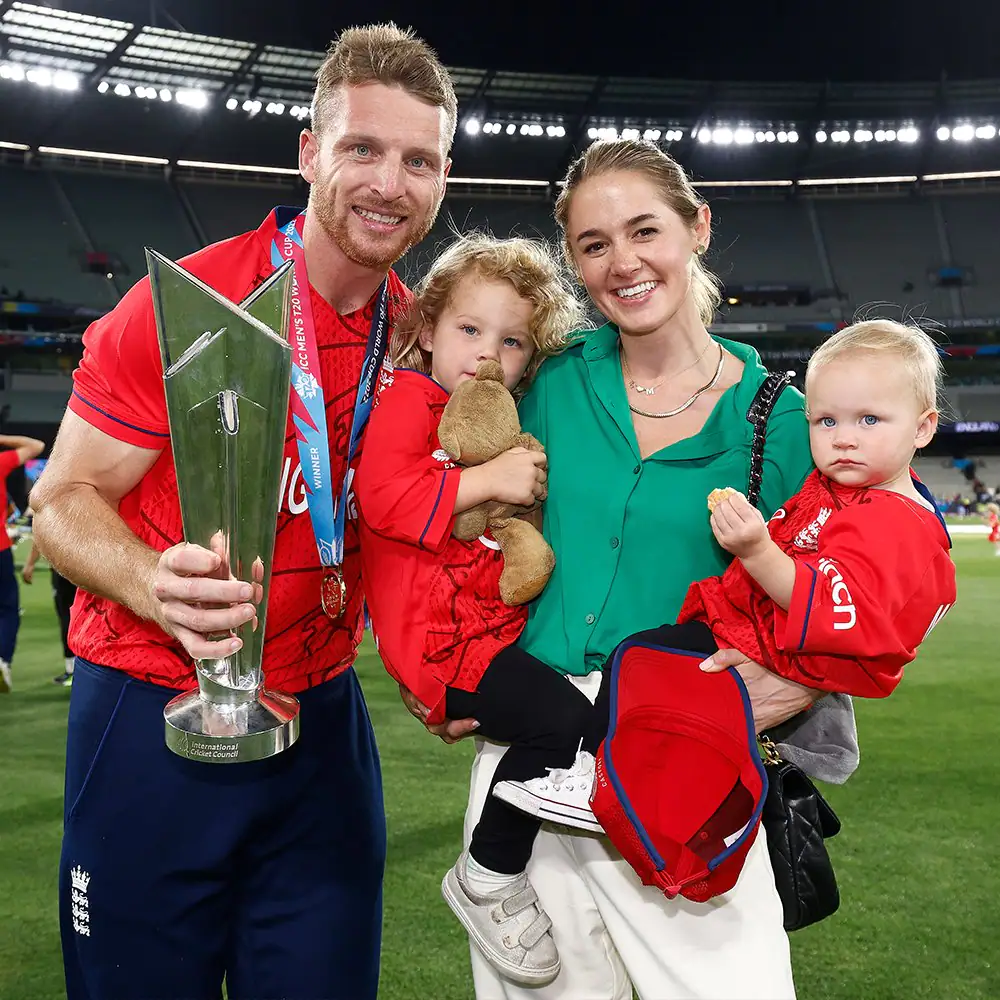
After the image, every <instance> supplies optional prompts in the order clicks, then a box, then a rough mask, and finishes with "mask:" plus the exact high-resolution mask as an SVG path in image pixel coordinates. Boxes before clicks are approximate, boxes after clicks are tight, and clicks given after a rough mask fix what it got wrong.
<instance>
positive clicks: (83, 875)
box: [69, 865, 90, 937]
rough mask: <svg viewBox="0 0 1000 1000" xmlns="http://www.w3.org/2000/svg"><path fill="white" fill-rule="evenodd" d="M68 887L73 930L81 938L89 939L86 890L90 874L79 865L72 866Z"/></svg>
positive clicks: (88, 909) (88, 900)
mask: <svg viewBox="0 0 1000 1000" xmlns="http://www.w3.org/2000/svg"><path fill="white" fill-rule="evenodd" d="M69 885H70V910H71V913H72V917H73V930H74V931H76V933H77V934H82V935H83V937H90V899H89V897H88V896H87V890H88V889H89V888H90V872H85V871H84V870H83V869H82V868H81V867H80V866H79V865H74V866H73V867H72V868H71V869H70V872H69Z"/></svg>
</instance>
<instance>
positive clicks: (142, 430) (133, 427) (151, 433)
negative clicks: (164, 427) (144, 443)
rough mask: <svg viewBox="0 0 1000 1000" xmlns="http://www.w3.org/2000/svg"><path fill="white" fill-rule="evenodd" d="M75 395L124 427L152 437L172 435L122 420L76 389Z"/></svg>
mask: <svg viewBox="0 0 1000 1000" xmlns="http://www.w3.org/2000/svg"><path fill="white" fill-rule="evenodd" d="M73 395H74V396H76V398H77V399H78V400H80V402H81V403H85V404H86V405H87V406H89V407H90V408H91V409H92V410H96V411H97V412H98V413H100V414H101V416H102V417H107V418H108V420H113V421H114V422H115V423H116V424H121V425H122V427H127V428H128V429H129V430H130V431H139V433H140V434H148V435H149V436H150V437H158V438H169V437H170V434H169V432H168V433H166V434H164V433H162V432H161V431H150V430H146V428H145V427H138V426H136V425H135V424H130V423H128V422H127V421H125V420H120V419H119V418H118V417H116V416H113V415H112V414H110V413H108V411H107V410H102V409H101V408H100V407H99V406H98V405H97V404H96V403H92V402H91V401H90V400H89V399H87V398H85V397H84V396H81V395H80V393H79V392H78V391H77V390H76V389H74V390H73Z"/></svg>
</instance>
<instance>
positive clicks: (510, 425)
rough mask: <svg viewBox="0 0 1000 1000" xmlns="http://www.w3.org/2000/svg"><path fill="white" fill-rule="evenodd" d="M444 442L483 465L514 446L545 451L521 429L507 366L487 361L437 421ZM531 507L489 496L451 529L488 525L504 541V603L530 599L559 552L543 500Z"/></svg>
mask: <svg viewBox="0 0 1000 1000" xmlns="http://www.w3.org/2000/svg"><path fill="white" fill-rule="evenodd" d="M438 439H439V440H440V442H441V447H442V448H443V449H444V450H445V451H446V452H447V453H448V454H449V455H450V456H451V458H452V459H453V460H454V461H456V462H458V463H459V464H460V465H463V466H467V467H468V466H474V465H482V464H483V463H484V462H488V461H489V460H490V459H491V458H496V457H497V455H500V454H502V453H503V452H505V451H507V450H508V449H509V448H515V447H521V448H528V449H530V450H531V451H544V450H545V449H544V448H543V447H542V445H541V443H540V442H539V441H538V440H536V439H535V438H534V437H532V436H531V435H530V434H525V433H522V432H521V422H520V420H518V416H517V406H516V405H515V403H514V397H513V396H511V394H510V392H509V391H508V390H507V388H506V386H504V384H503V369H502V368H501V367H500V365H499V364H498V363H497V362H496V361H483V362H481V363H480V365H479V367H478V368H477V369H476V376H475V378H472V379H466V381H464V382H462V383H461V384H460V385H459V386H457V388H456V389H455V391H454V392H453V393H452V394H451V398H450V399H449V400H448V403H447V405H446V406H445V408H444V412H443V413H442V415H441V423H440V425H439V427H438ZM544 499H545V494H544V492H543V495H542V496H541V497H539V499H538V502H537V503H535V504H533V505H532V506H531V507H519V506H517V505H515V504H505V503H498V502H496V501H492V500H488V501H486V502H484V503H481V504H479V505H478V506H477V507H472V508H470V509H469V510H467V511H463V512H462V513H461V514H457V515H456V516H455V525H454V528H453V529H452V534H453V535H454V536H455V537H456V538H460V539H462V540H464V541H472V540H473V539H475V538H479V537H481V536H482V535H483V534H484V533H485V532H486V531H487V530H489V532H490V534H491V535H492V536H493V538H494V539H495V540H496V542H497V544H498V545H499V546H500V551H501V552H502V553H503V560H504V568H503V572H502V574H501V576H500V597H501V599H502V600H503V602H504V603H505V604H509V605H515V604H526V603H527V602H528V601H530V600H532V599H533V598H535V597H537V596H538V595H539V594H540V593H541V591H542V588H543V587H544V586H545V584H546V583H547V582H548V579H549V577H550V576H551V575H552V569H553V567H554V566H555V563H556V560H555V554H554V553H553V551H552V548H551V546H550V545H549V543H548V542H546V541H545V539H544V538H543V537H542V533H541V531H540V530H539V529H540V527H541V501H542V500H544Z"/></svg>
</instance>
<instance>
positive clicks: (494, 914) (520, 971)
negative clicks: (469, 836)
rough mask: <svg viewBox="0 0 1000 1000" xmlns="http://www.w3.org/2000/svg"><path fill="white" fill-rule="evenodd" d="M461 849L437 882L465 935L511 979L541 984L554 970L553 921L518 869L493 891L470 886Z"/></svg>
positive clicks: (556, 960) (556, 967)
mask: <svg viewBox="0 0 1000 1000" xmlns="http://www.w3.org/2000/svg"><path fill="white" fill-rule="evenodd" d="M468 861H469V852H468V851H463V852H462V855H461V857H460V858H459V859H458V861H456V862H455V867H454V868H452V869H451V871H449V872H448V874H447V875H445V877H444V881H443V882H442V883H441V895H442V896H444V899H445V902H446V903H447V904H448V905H449V906H450V907H451V908H452V910H453V911H454V913H455V916H456V917H458V919H459V920H461V922H462V925H463V926H464V927H465V929H466V931H468V934H469V937H470V938H471V939H472V940H473V941H474V942H475V944H476V946H477V947H478V948H479V950H480V951H481V952H482V953H483V955H484V956H485V957H486V959H487V960H488V961H489V963H490V964H491V965H492V966H493V967H494V968H495V969H496V970H497V971H498V972H500V973H502V974H503V975H504V976H506V977H507V978H508V979H511V980H513V981H514V982H515V983H522V984H523V985H525V986H544V985H545V984H546V983H550V982H552V980H553V979H555V977H556V976H557V975H558V974H559V953H558V952H557V951H556V943H555V941H553V940H552V921H551V920H550V919H549V917H548V914H546V912H545V911H544V910H543V909H542V908H541V907H540V906H539V905H538V896H537V895H536V894H535V890H534V889H533V888H532V885H531V883H530V882H529V881H528V876H527V875H524V874H521V875H518V876H517V878H516V879H514V881H513V882H511V883H510V885H506V886H504V887H503V888H502V889H498V890H496V891H495V892H489V893H477V892H475V891H474V890H473V889H472V888H470V886H469V884H468V881H467V875H466V866H467V864H468Z"/></svg>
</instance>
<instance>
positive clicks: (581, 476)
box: [404, 140, 815, 1000]
mask: <svg viewBox="0 0 1000 1000" xmlns="http://www.w3.org/2000/svg"><path fill="white" fill-rule="evenodd" d="M556 219H557V221H558V223H559V226H560V229H561V231H562V235H563V240H564V248H565V251H566V254H567V259H568V260H569V262H570V264H571V265H572V266H573V268H574V269H575V270H576V272H577V274H578V275H579V277H580V279H581V280H582V282H583V284H584V285H585V286H586V288H587V291H588V293H589V295H590V297H591V299H592V300H593V302H594V304H595V305H596V306H597V308H598V309H600V311H601V312H602V313H603V314H604V315H605V316H606V317H607V318H608V319H609V320H610V322H609V323H608V324H607V325H606V326H604V327H602V328H600V329H599V330H596V331H593V332H591V333H588V334H587V335H586V336H585V337H584V338H583V339H582V341H581V342H580V343H579V344H578V345H577V346H575V347H573V348H571V349H570V350H568V351H567V352H566V353H565V354H564V355H562V356H561V357H558V358H555V359H553V360H551V361H549V362H548V363H547V365H546V366H545V367H544V368H543V369H542V372H541V374H540V376H539V378H538V380H537V381H536V383H535V385H534V386H533V388H532V389H531V391H530V393H529V394H528V396H527V397H526V398H525V400H524V402H523V403H522V406H521V414H522V422H523V424H524V429H525V430H527V431H530V432H531V433H532V434H534V435H535V436H537V437H538V438H539V439H540V440H541V441H543V442H544V443H545V446H546V449H547V452H548V458H549V497H548V501H547V503H546V508H545V535H546V537H547V538H548V540H549V542H550V543H551V544H552V546H553V549H554V550H555V553H556V569H555V572H554V573H553V576H552V579H551V580H550V581H549V583H548V585H547V587H546V589H545V591H543V593H542V595H541V597H540V598H539V599H538V600H537V601H536V602H535V603H534V605H533V606H532V608H531V613H530V616H529V621H528V625H527V627H526V629H525V631H524V633H523V635H522V637H521V640H520V645H521V646H522V647H523V648H524V649H525V650H527V651H528V652H530V653H532V654H533V655H534V656H537V657H538V658H539V659H541V660H543V661H544V662H546V663H548V664H549V665H550V666H552V667H553V668H554V669H556V670H557V671H559V672H561V673H564V674H566V675H568V676H569V677H570V679H571V681H572V682H573V683H575V684H577V685H578V686H579V687H580V688H581V689H582V690H583V691H584V692H585V693H587V694H588V696H590V697H591V698H592V697H594V695H595V694H596V691H597V688H598V686H599V683H600V669H601V667H602V665H603V664H604V662H605V660H606V659H607V658H608V656H609V655H610V653H611V651H612V650H613V649H614V647H615V646H616V644H617V643H618V642H619V641H620V640H621V639H622V638H623V637H625V636H626V635H629V634H631V633H634V632H638V631H640V630H641V629H646V628H651V627H655V626H657V625H660V624H662V623H663V622H669V621H673V620H674V616H675V615H676V613H677V611H678V609H679V607H680V604H681V601H682V599H683V596H684V593H685V591H686V589H687V586H688V584H689V583H691V581H692V580H696V579H701V578H703V577H706V576H709V575H713V574H717V573H721V572H722V571H723V569H724V568H725V566H726V564H727V563H728V561H729V557H728V555H727V554H726V553H725V552H724V551H723V550H722V549H721V548H720V547H719V546H718V545H717V544H716V543H715V542H714V540H713V537H712V533H711V529H710V527H709V520H708V515H707V511H706V497H707V495H708V493H709V492H710V491H711V490H712V489H713V488H715V487H721V486H734V487H736V488H742V489H745V486H746V482H747V475H748V471H749V461H750V441H751V432H752V428H751V425H750V424H749V423H748V421H747V420H746V412H747V409H748V407H749V406H750V403H751V401H752V400H753V398H754V395H755V394H756V392H757V389H758V387H759V386H760V384H761V382H762V381H763V380H764V378H765V376H766V372H765V370H764V368H763V367H762V366H761V364H760V360H759V358H758V356H757V354H756V352H755V351H754V350H753V349H752V348H749V347H747V346H745V345H742V344H737V343H733V342H729V341H724V340H720V339H718V338H713V337H711V336H710V335H709V333H708V331H707V325H708V324H709V323H710V322H711V320H712V316H713V313H714V310H715V307H716V306H717V304H718V298H719V295H718V290H717V287H716V283H715V281H714V279H713V278H712V277H711V276H710V274H709V273H708V272H707V271H706V270H705V268H704V266H703V264H702V257H703V255H704V253H705V251H706V249H707V247H708V243H709V239H710V232H711V214H710V211H709V208H708V206H707V205H706V204H704V203H703V202H702V201H701V200H700V199H699V198H698V196H697V195H696V194H695V192H694V190H693V188H692V187H691V184H690V182H689V181H688V180H687V178H686V177H685V175H684V173H683V171H682V169H681V168H680V167H679V166H678V164H677V163H676V162H675V161H674V160H672V159H671V158H670V157H669V156H667V155H666V154H665V153H663V152H662V151H660V150H659V149H657V148H656V147H655V146H652V145H649V144H646V143H643V142H638V141H632V140H620V141H615V142H598V143H595V144H594V145H592V146H591V147H590V148H589V149H588V150H587V151H586V152H585V153H584V154H583V155H582V156H581V157H580V158H579V159H578V160H577V161H576V162H575V163H574V164H573V166H572V167H571V168H570V170H569V172H568V174H567V177H566V186H565V188H564V190H563V193H562V194H561V195H560V197H559V200H558V202H557V205H556ZM810 469H811V460H810V456H809V443H808V432H807V425H806V421H805V419H804V417H803V404H802V398H801V396H800V395H799V394H798V393H796V392H794V391H792V390H787V391H786V392H785V393H783V394H782V396H781V398H780V399H779V401H778V404H777V406H776V407H775V410H774V412H773V414H772V416H771V418H770V421H769V425H768V437H767V447H766V451H765V455H764V475H763V488H762V492H761V508H762V509H763V510H764V512H765V513H766V514H767V515H770V513H771V512H773V511H774V510H775V509H777V508H778V507H779V506H780V505H781V503H782V502H783V501H784V500H785V498H786V497H788V496H790V495H791V494H793V493H795V492H796V491H797V490H798V489H799V487H800V486H801V484H802V481H803V480H804V478H805V476H806V475H807V474H808V472H809V471H810ZM741 660H742V657H740V656H739V655H738V654H735V651H724V652H721V653H719V654H716V662H717V664H720V663H721V664H725V665H732V664H737V663H740V661H741ZM740 672H741V674H742V675H743V676H744V679H745V680H746V681H747V686H748V689H749V692H750V696H751V700H752V703H753V708H754V715H755V720H756V723H757V725H758V729H763V728H766V727H768V726H772V725H774V724H776V723H777V722H780V721H783V720H784V719H787V718H789V717H790V716H792V715H794V714H796V713H797V712H799V711H801V710H802V709H803V708H805V707H807V706H808V705H809V704H810V703H811V702H812V701H813V700H814V698H815V693H814V692H811V691H809V690H808V689H805V688H803V687H801V686H800V685H798V684H795V683H794V682H791V681H785V680H783V679H781V678H779V677H777V676H776V675H774V674H770V673H768V672H767V671H764V670H763V669H762V668H760V667H759V666H757V665H756V664H752V663H749V662H746V661H743V662H742V663H740ZM405 697H406V696H405V694H404V698H405ZM408 705H409V707H410V708H411V711H414V713H415V714H417V715H418V716H419V715H420V714H421V711H420V709H421V706H419V705H414V704H413V702H412V699H409V700H408ZM430 728H431V729H432V731H434V732H437V733H438V735H441V736H442V737H444V738H446V739H452V738H455V737H456V736H459V735H461V734H462V733H464V732H465V731H467V728H468V727H467V724H465V723H463V722H453V723H451V724H448V725H446V726H444V727H430ZM502 754H503V747H500V746H496V745H493V744H487V743H483V744H482V746H481V747H480V748H479V753H478V754H477V757H476V761H475V763H474V765H473V772H472V790H471V795H470V802H469V809H468V812H467V815H466V831H467V833H468V831H469V830H471V828H472V826H474V824H475V822H476V820H477V818H478V816H479V813H480V811H481V810H482V806H483V802H484V801H485V798H486V795H487V794H488V793H489V790H490V785H491V778H492V774H493V771H494V769H495V767H496V764H497V761H498V760H499V758H500V757H501V756H502ZM528 876H529V878H530V880H531V882H532V884H533V885H534V886H535V889H536V890H537V892H538V896H539V902H540V905H541V906H542V907H543V908H544V909H545V910H546V911H547V912H548V914H549V916H550V917H551V919H552V921H553V928H552V933H553V936H554V938H555V941H556V945H557V946H558V949H559V952H560V955H561V956H562V971H561V972H560V974H559V976H558V977H557V978H556V979H555V981H554V982H553V983H551V984H550V985H549V986H547V987H544V988H542V989H532V990H525V989H524V988H522V987H519V986H516V985H515V984H513V983H510V982H508V981H505V980H504V979H502V978H501V977H500V976H499V975H498V974H497V973H495V972H494V971H493V970H492V969H491V968H490V967H489V966H487V964H486V963H485V962H484V961H483V960H482V959H481V958H480V956H479V955H478V953H477V952H476V951H475V949H473V959H472V960H473V970H474V975H475V984H476V996H477V998H480V1000H486V998H490V1000H493V998H497V997H504V998H525V1000H526V998H528V997H531V998H536V1000H555V998H561V1000H562V998H565V1000H569V998H580V997H588V998H594V1000H625V998H629V997H631V996H632V989H633V987H634V989H635V990H636V992H637V993H638V995H639V996H640V997H643V998H646V1000H653V998H656V1000H667V998H681V997H684V998H690V997H697V998H703V1000H748V998H758V1000H764V998H767V1000H776V998H780V1000H786V998H790V997H794V987H793V985H792V976H791V965H790V960H789V952H788V941H787V938H786V936H785V933H784V930H783V928H782V912H781V904H780V901H779V899H778V896H777V893H776V891H775V888H774V881H773V877H772V873H771V868H770V863H769V860H768V855H767V849H766V844H765V842H764V837H763V834H761V836H759V837H758V838H757V841H756V843H755V844H754V846H753V848H752V849H751V851H750V854H749V856H748V858H747V861H746V864H745V867H744V870H743V872H742V875H741V877H740V881H739V882H738V883H737V885H736V887H735V888H734V889H733V890H732V891H731V892H729V893H726V894H725V895H723V896H720V897H717V898H716V899H713V900H712V901H711V902H709V903H702V904H699V903H692V902H689V901H687V900H685V899H683V898H682V897H678V898H677V899H674V900H667V899H666V898H665V897H664V896H663V894H662V893H660V892H659V891H658V890H657V889H655V888H651V887H644V886H643V885H642V884H641V883H640V882H639V880H638V878H637V877H636V876H635V874H634V873H633V872H632V870H631V869H630V868H629V867H628V865H627V864H626V863H625V862H624V861H623V860H622V859H621V857H620V856H619V855H618V854H617V852H615V851H614V849H613V848H612V847H611V846H610V843H609V842H608V841H607V840H606V839H605V838H603V837H600V836H589V835H581V834H579V833H573V834H570V833H559V832H556V830H555V829H554V828H552V829H548V828H545V829H543V830H542V832H541V834H540V835H539V837H538V838H537V840H536V842H535V849H534V853H533V856H532V860H531V863H530V865H529V867H528Z"/></svg>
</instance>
